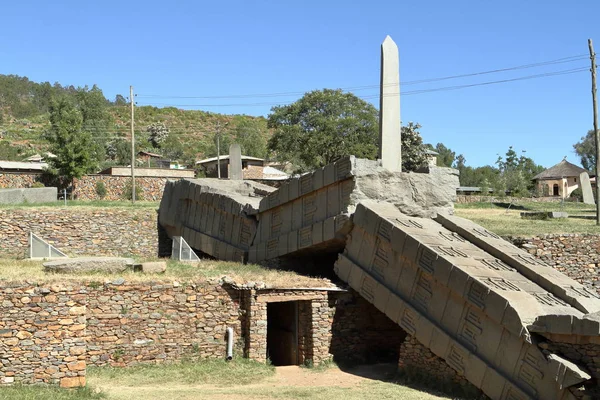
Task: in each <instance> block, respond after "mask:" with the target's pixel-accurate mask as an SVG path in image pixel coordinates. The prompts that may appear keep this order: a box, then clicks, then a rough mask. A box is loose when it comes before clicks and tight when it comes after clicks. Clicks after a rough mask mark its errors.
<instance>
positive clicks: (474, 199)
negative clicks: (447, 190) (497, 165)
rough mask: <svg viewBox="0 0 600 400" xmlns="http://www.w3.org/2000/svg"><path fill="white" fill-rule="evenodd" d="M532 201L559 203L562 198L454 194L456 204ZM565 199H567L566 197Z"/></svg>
mask: <svg viewBox="0 0 600 400" xmlns="http://www.w3.org/2000/svg"><path fill="white" fill-rule="evenodd" d="M524 200H525V201H533V202H535V203H559V202H561V201H562V200H563V199H562V198H560V197H511V196H505V197H495V196H481V195H465V194H459V195H457V196H456V203H457V204H469V203H489V202H493V203H497V202H502V203H519V202H520V201H524ZM567 201H569V200H568V199H567Z"/></svg>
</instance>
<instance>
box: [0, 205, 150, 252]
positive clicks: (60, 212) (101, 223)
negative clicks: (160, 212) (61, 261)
mask: <svg viewBox="0 0 600 400" xmlns="http://www.w3.org/2000/svg"><path fill="white" fill-rule="evenodd" d="M29 232H33V233H35V234H36V235H38V236H39V237H41V238H42V239H44V240H46V241H48V242H49V243H50V244H52V245H53V246H55V247H56V248H58V249H59V250H61V251H63V252H65V253H66V254H68V255H71V256H79V255H94V256H139V257H156V255H157V242H158V236H157V231H156V210H154V209H152V208H147V209H145V208H141V209H135V210H131V209H119V208H79V207H69V208H66V209H65V208H58V207H56V208H54V207H52V208H30V207H26V208H13V209H0V255H2V256H4V257H23V256H24V255H25V254H26V252H27V249H28V238H29Z"/></svg>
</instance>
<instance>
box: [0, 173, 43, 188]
mask: <svg viewBox="0 0 600 400" xmlns="http://www.w3.org/2000/svg"><path fill="white" fill-rule="evenodd" d="M41 177H42V175H41V174H16V173H6V172H4V173H1V174H0V188H30V187H32V186H33V184H34V183H36V182H39V181H40V179H41Z"/></svg>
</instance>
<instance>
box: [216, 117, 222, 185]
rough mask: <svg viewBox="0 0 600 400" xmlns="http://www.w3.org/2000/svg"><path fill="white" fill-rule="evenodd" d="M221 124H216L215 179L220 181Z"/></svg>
mask: <svg viewBox="0 0 600 400" xmlns="http://www.w3.org/2000/svg"><path fill="white" fill-rule="evenodd" d="M220 131H221V123H220V122H217V178H219V179H221V132H220Z"/></svg>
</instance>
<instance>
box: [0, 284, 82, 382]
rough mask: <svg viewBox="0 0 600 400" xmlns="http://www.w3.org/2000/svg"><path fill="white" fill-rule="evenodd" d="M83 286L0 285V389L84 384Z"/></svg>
mask: <svg viewBox="0 0 600 400" xmlns="http://www.w3.org/2000/svg"><path fill="white" fill-rule="evenodd" d="M86 297H87V290H86V288H85V287H84V286H80V285H73V286H64V287H61V286H50V287H43V286H40V287H38V286H30V285H27V284H24V285H21V284H10V283H5V282H2V283H0V362H1V365H0V384H12V383H24V384H32V383H46V384H60V386H62V387H74V386H83V385H85V372H86V343H85V327H86V306H85V303H86Z"/></svg>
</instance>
